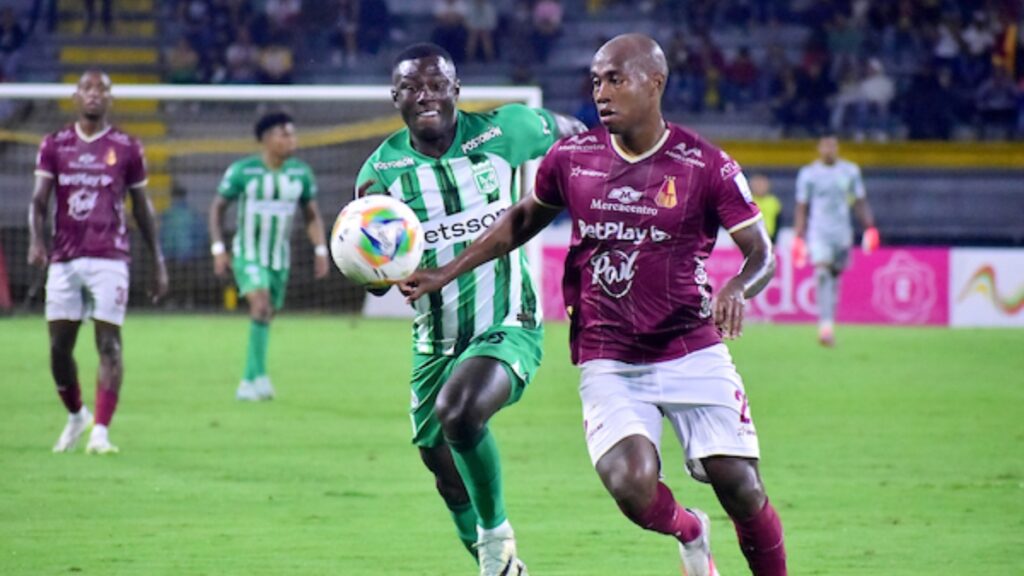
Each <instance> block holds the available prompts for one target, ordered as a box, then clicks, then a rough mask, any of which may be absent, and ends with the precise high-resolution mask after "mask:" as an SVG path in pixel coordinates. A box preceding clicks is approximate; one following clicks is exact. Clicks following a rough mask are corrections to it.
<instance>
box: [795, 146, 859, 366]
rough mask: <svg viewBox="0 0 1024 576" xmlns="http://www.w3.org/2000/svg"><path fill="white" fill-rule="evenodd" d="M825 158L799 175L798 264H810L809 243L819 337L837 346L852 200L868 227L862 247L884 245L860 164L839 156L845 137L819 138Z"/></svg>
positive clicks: (822, 156) (826, 342)
mask: <svg viewBox="0 0 1024 576" xmlns="http://www.w3.org/2000/svg"><path fill="white" fill-rule="evenodd" d="M818 156H819V158H818V159H817V160H815V161H814V162H812V163H811V164H808V165H807V166H804V167H803V168H801V169H800V173H799V174H798V175H797V178H796V217H795V220H794V224H793V226H794V229H795V233H796V237H795V238H794V239H793V247H792V252H793V254H792V256H793V263H794V265H796V266H797V267H798V268H802V267H803V266H805V265H806V263H807V252H808V246H809V247H810V257H811V263H812V264H814V277H815V280H816V282H817V301H818V341H819V342H821V344H822V345H824V346H834V345H835V329H834V325H835V316H836V305H837V304H838V303H839V275H840V274H842V273H843V270H845V269H846V267H847V266H848V265H849V263H850V247H851V246H852V245H853V226H852V225H851V223H850V203H851V201H852V202H853V209H854V211H855V212H856V213H857V218H858V219H859V220H860V223H861V225H862V226H863V227H864V235H863V238H862V241H861V246H862V248H863V249H864V252H866V253H869V254H870V253H871V252H872V251H874V250H875V249H876V248H878V242H879V239H878V229H876V228H875V219H874V217H873V216H872V214H871V207H870V206H869V205H868V199H867V195H866V193H865V191H864V180H863V179H862V178H861V174H860V167H859V166H857V165H856V164H854V163H853V162H850V161H849V160H844V159H842V158H840V157H839V140H838V139H837V138H836V137H835V136H833V135H826V136H823V137H822V138H821V139H820V140H818Z"/></svg>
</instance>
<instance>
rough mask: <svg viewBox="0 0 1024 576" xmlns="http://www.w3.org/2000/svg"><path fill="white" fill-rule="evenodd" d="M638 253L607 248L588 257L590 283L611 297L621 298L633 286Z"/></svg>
mask: <svg viewBox="0 0 1024 576" xmlns="http://www.w3.org/2000/svg"><path fill="white" fill-rule="evenodd" d="M639 254H640V253H639V252H632V253H629V254H627V253H626V252H623V251H622V250H609V251H607V252H602V253H601V254H598V255H596V256H594V257H593V258H591V259H590V266H591V271H590V284H591V285H592V286H593V285H598V286H600V287H601V289H602V290H604V293H605V294H607V295H609V296H611V297H612V298H622V297H623V296H625V295H626V294H628V293H629V290H630V288H632V287H633V279H634V278H636V270H637V266H636V259H637V256H638V255H639Z"/></svg>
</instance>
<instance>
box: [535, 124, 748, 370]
mask: <svg viewBox="0 0 1024 576" xmlns="http://www.w3.org/2000/svg"><path fill="white" fill-rule="evenodd" d="M534 193H535V197H536V199H537V200H538V201H540V202H541V203H542V204H547V205H551V206H558V207H565V208H566V209H567V210H568V212H569V215H570V217H571V218H572V242H571V244H570V247H569V254H568V256H567V257H566V261H565V279H564V281H563V285H562V289H563V293H564V296H565V305H566V308H567V310H569V317H570V321H571V331H570V340H571V342H570V345H571V348H572V358H573V362H575V363H581V362H586V361H587V360H593V359H597V358H606V359H614V360H620V361H623V362H629V363H633V364H646V363H651V362H660V361H663V360H670V359H673V358H679V357H681V356H684V355H686V354H688V353H690V352H692V351H695V350H699V349H701V348H706V347H708V346H711V345H712V344H715V343H718V342H720V341H721V338H720V335H719V333H718V330H717V328H716V327H715V326H714V324H713V322H712V318H711V312H712V310H711V294H712V287H711V285H710V284H709V281H708V276H707V273H706V272H705V261H706V260H707V258H708V257H709V256H710V255H711V250H712V249H713V248H714V246H715V239H716V238H717V235H718V229H719V227H720V226H721V227H725V228H726V229H727V230H729V231H730V232H731V231H735V230H739V229H741V228H743V227H745V226H748V225H750V224H753V223H755V222H756V221H757V220H758V219H759V218H760V217H761V214H760V212H758V209H757V206H756V205H755V204H754V202H753V199H752V197H751V195H750V190H749V187H748V186H747V181H746V179H745V177H744V176H743V172H742V171H741V169H740V166H739V164H737V163H736V162H735V161H734V160H733V159H732V158H730V157H729V156H728V155H727V154H725V153H724V152H722V151H721V150H719V149H718V148H716V147H715V146H713V145H711V144H709V143H708V142H706V141H705V140H704V139H703V138H701V137H700V136H698V135H697V134H695V133H694V132H692V131H690V130H687V129H685V128H682V127H680V126H676V125H673V124H669V125H668V130H666V131H665V136H664V137H663V138H662V139H661V141H660V142H659V143H658V144H657V145H656V146H655V147H654V148H653V149H652V150H651V151H649V152H647V153H645V154H643V155H641V156H636V157H632V156H630V155H629V154H628V153H626V152H624V151H623V150H621V149H620V148H619V147H618V146H617V145H616V144H615V143H614V142H613V140H612V137H611V135H610V134H609V133H608V131H607V130H606V129H604V128H596V129H594V130H591V131H589V132H585V133H583V134H578V135H575V136H572V137H569V138H565V139H562V140H560V141H559V142H558V143H557V144H555V146H554V147H553V148H552V149H551V151H550V152H548V154H547V156H545V157H544V160H543V162H542V163H541V166H540V169H539V171H538V173H537V186H536V190H535V192H534Z"/></svg>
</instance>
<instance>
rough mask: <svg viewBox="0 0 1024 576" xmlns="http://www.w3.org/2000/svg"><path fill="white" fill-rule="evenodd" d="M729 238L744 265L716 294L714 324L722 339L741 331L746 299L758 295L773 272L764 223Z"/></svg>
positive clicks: (733, 336)
mask: <svg viewBox="0 0 1024 576" xmlns="http://www.w3.org/2000/svg"><path fill="white" fill-rule="evenodd" d="M732 239H733V241H735V242H736V245H737V246H739V248H740V251H742V252H743V267H742V268H740V271H739V273H737V274H736V275H735V276H733V277H732V278H731V279H729V281H728V282H726V283H725V286H723V287H722V289H721V290H719V292H718V294H717V295H716V296H715V303H714V315H715V324H716V325H718V327H719V329H720V330H721V331H722V336H723V337H724V338H730V339H731V338H739V337H740V335H741V334H742V332H743V309H744V306H745V305H746V301H747V300H749V299H750V298H753V297H754V296H757V295H758V294H759V293H760V292H761V290H764V288H765V286H767V285H768V282H769V281H770V280H771V279H772V276H774V275H775V258H774V257H773V255H772V241H771V240H769V239H768V231H767V230H765V227H764V222H763V221H761V220H758V221H757V222H755V223H754V224H752V225H750V226H747V227H746V228H741V229H739V230H736V231H735V232H733V233H732Z"/></svg>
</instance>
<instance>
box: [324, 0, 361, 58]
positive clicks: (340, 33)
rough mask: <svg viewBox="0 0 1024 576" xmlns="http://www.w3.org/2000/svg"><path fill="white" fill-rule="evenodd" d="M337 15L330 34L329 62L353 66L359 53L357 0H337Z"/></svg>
mask: <svg viewBox="0 0 1024 576" xmlns="http://www.w3.org/2000/svg"><path fill="white" fill-rule="evenodd" d="M335 7H336V9H337V17H336V18H335V21H334V31H332V32H331V35H330V43H331V48H332V49H333V50H332V51H331V63H332V64H334V65H335V66H341V65H342V64H345V65H346V66H354V65H355V63H356V57H357V56H356V55H357V54H358V53H359V22H360V19H359V8H360V5H359V0H337V2H336V5H335Z"/></svg>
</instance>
